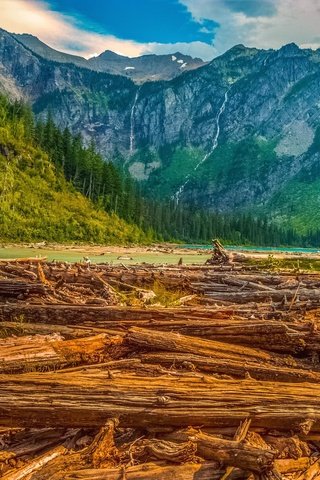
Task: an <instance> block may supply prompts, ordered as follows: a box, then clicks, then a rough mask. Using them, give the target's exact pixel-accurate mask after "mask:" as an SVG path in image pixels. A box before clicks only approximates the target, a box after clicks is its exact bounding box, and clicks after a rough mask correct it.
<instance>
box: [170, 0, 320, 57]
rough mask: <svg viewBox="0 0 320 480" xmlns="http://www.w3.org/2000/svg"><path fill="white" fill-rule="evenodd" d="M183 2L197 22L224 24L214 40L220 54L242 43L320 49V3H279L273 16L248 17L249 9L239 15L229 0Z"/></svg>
mask: <svg viewBox="0 0 320 480" xmlns="http://www.w3.org/2000/svg"><path fill="white" fill-rule="evenodd" d="M179 1H180V3H182V4H183V5H185V6H186V7H187V8H188V10H189V11H190V13H191V14H192V16H193V18H194V19H195V20H197V21H202V20H203V19H205V18H206V19H210V20H214V21H216V22H218V23H219V24H220V26H219V28H217V29H216V31H215V32H216V35H215V39H214V45H215V48H216V51H217V52H219V53H223V52H224V51H226V50H227V49H229V48H231V47H232V46H233V45H235V44H238V43H243V44H245V45H247V46H250V47H257V48H266V49H268V48H279V47H281V46H282V45H284V44H286V43H290V42H295V43H297V44H298V45H300V46H301V47H312V48H319V47H320V38H319V25H320V2H319V0H275V1H274V12H273V14H270V13H269V14H268V15H266V16H252V13H251V14H250V13H249V12H247V13H246V12H245V9H243V11H240V8H238V9H237V11H235V10H234V9H231V8H229V7H228V4H230V2H229V3H228V2H226V0H179ZM255 1H257V2H263V1H266V0H255ZM248 3H249V2H246V5H248ZM239 5H240V6H241V2H239ZM243 5H244V3H243ZM262 11H263V10H262Z"/></svg>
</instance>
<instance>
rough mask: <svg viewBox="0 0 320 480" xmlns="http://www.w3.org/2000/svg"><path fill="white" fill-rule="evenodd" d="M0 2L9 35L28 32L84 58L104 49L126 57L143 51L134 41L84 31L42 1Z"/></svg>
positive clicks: (70, 18) (57, 47) (141, 46)
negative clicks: (10, 33)
mask: <svg viewBox="0 0 320 480" xmlns="http://www.w3.org/2000/svg"><path fill="white" fill-rule="evenodd" d="M0 3H1V15H0V22H1V27H2V28H4V29H5V30H8V31H9V32H13V33H31V34H32V35H35V36H37V37H39V38H40V40H42V41H43V42H45V43H47V44H48V45H50V46H51V47H53V48H55V49H57V50H62V51H64V52H67V53H71V54H74V55H81V56H83V57H86V58H88V57H90V56H93V55H94V54H96V52H97V51H98V52H100V53H101V52H103V51H104V50H107V49H108V50H112V51H114V52H117V53H120V54H122V55H128V56H137V55H141V53H142V52H143V50H144V49H145V46H144V45H142V44H139V43H137V42H134V41H130V40H121V39H118V38H116V37H114V36H112V35H103V34H99V33H94V32H90V31H86V30H84V29H83V28H81V27H80V26H78V25H77V23H76V21H75V19H74V18H73V17H69V16H67V15H63V14H61V13H58V12H54V11H52V10H50V7H49V5H48V4H47V3H46V2H44V1H42V0H0ZM72 45H76V47H74V48H73V47H72Z"/></svg>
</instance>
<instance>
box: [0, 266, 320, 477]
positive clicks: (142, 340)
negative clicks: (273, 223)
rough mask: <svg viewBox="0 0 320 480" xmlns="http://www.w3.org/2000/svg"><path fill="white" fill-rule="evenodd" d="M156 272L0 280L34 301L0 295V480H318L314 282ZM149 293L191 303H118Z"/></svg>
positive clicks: (111, 270)
mask: <svg viewBox="0 0 320 480" xmlns="http://www.w3.org/2000/svg"><path fill="white" fill-rule="evenodd" d="M167 270H168V272H167V271H166V268H165V267H161V268H160V267H155V266H150V267H148V266H146V267H145V266H136V267H133V268H131V267H130V268H129V267H128V268H127V267H120V268H119V269H118V270H117V268H116V267H111V266H108V265H101V266H97V267H95V266H89V267H88V266H83V265H63V264H58V265H53V264H46V263H43V262H37V263H35V264H33V263H32V262H27V263H23V262H19V263H17V264H15V263H13V262H10V263H7V264H5V265H0V271H1V275H2V281H3V282H8V280H9V281H10V282H11V283H12V284H15V283H17V284H18V283H19V282H21V283H24V282H25V283H27V284H31V285H40V286H41V287H42V289H41V291H36V290H34V291H33V290H32V289H31V288H29V289H28V290H24V291H23V292H21V293H19V294H18V295H10V293H9V294H8V295H6V294H4V295H3V296H0V337H1V339H0V478H2V479H4V480H49V479H50V480H65V479H67V480H76V479H78V480H81V479H82V480H100V479H101V480H105V479H107V480H125V479H130V480H138V479H139V480H162V479H163V480H166V479H169V480H173V479H175V480H176V479H178V480H191V479H192V480H209V479H210V480H212V479H217V480H218V479H219V480H227V479H228V480H231V479H247V480H267V479H270V480H281V479H283V480H289V479H290V480H311V479H313V480H315V479H317V478H320V402H319V398H320V362H319V356H318V355H319V351H320V335H319V333H318V323H319V319H320V310H319V309H318V307H317V304H318V299H317V298H316V293H315V291H316V290H317V289H318V288H320V276H318V275H300V274H299V275H298V276H297V275H295V274H288V273H285V272H282V273H279V274H277V275H275V274H274V273H267V272H266V273H263V272H254V273H253V271H252V270H249V271H244V270H239V271H234V272H233V274H232V275H231V274H230V273H228V274H227V275H226V273H225V272H224V271H217V270H216V269H214V268H213V267H211V266H208V267H203V266H199V267H196V266H193V267H190V269H188V268H186V267H182V266H181V267H180V268H177V267H168V268H167ZM161 278H163V283H162V285H163V286H164V287H166V288H167V289H168V290H170V289H174V288H176V287H177V286H178V285H179V278H180V280H181V279H182V283H183V285H184V286H181V285H180V287H179V291H180V293H181V297H183V296H186V295H190V293H191V294H192V295H193V294H194V293H195V292H197V298H196V301H195V303H194V304H193V305H192V306H178V305H177V304H175V305H172V306H170V307H169V308H166V307H164V306H161V305H148V304H146V303H143V301H142V302H141V304H137V306H135V307H132V306H128V305H127V304H126V298H127V295H128V296H130V298H131V299H132V295H133V294H134V295H136V297H137V299H138V298H141V292H146V291H149V290H152V289H153V286H154V283H155V282H159V281H160V279H161ZM0 283H1V282H0ZM204 285H205V287H204ZM218 286H219V288H220V290H219V288H218ZM61 289H63V292H62V291H61ZM223 289H224V290H223ZM270 289H271V290H270ZM0 290H1V286H0ZM270 291H272V292H274V291H276V292H279V291H280V292H281V295H283V292H287V293H285V296H286V297H287V299H286V302H284V301H283V298H282V297H281V295H280V297H276V296H274V297H272V298H271V300H270V301H269V300H267V301H266V300H264V301H263V302H261V303H259V304H255V303H253V301H252V297H253V296H254V295H257V294H258V293H261V292H267V293H268V294H269V295H270ZM289 291H290V292H291V293H293V295H292V297H290V296H289V294H288V292H289ZM304 291H308V295H307V297H308V299H307V300H305V299H304V297H303V296H301V292H304ZM103 292H105V296H103ZM106 292H107V293H108V294H107V293H106ZM212 292H213V293H214V292H216V293H214V295H215V294H217V296H219V294H221V293H224V294H226V295H227V294H228V292H229V297H228V298H229V299H232V301H230V302H229V301H228V304H225V303H224V301H222V300H221V301H218V300H217V299H216V300H217V302H218V304H217V305H214V304H211V302H208V305H206V306H205V305H204V304H203V303H204V299H206V298H207V297H208V298H209V297H210V295H211V294H212ZM237 293H240V294H244V293H245V294H246V295H249V296H248V297H247V300H248V301H246V302H245V303H239V302H235V301H234V296H232V295H234V294H237ZM108 295H109V296H108ZM272 295H273V294H272ZM304 295H306V294H304ZM95 298H98V299H103V302H104V303H103V304H100V303H99V304H95V303H91V302H92V300H94V299H95ZM88 300H89V302H88ZM156 301H158V300H157V299H156Z"/></svg>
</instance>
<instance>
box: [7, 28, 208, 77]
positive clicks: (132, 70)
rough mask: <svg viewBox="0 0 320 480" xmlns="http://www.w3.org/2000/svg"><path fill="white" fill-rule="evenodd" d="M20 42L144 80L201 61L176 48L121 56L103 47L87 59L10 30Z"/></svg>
mask: <svg viewBox="0 0 320 480" xmlns="http://www.w3.org/2000/svg"><path fill="white" fill-rule="evenodd" d="M13 36H14V38H16V39H17V40H18V41H19V42H20V43H22V44H23V45H24V46H26V47H27V48H28V49H30V50H31V51H32V52H34V53H36V54H37V55H39V56H40V57H42V58H44V59H46V60H51V61H53V62H60V63H73V64H74V65H77V66H79V67H83V68H89V69H91V70H95V71H97V72H106V73H111V74H113V75H122V76H126V77H129V78H131V79H132V80H133V81H134V82H136V83H143V82H146V81H148V80H150V81H154V80H170V79H172V78H175V77H177V76H178V75H180V74H181V73H182V72H184V71H188V70H194V69H196V68H198V67H201V66H203V65H205V62H203V60H201V59H200V58H192V57H190V56H189V55H182V54H181V53H179V52H176V53H174V54H172V55H143V56H141V57H135V58H130V57H125V56H123V55H118V54H117V53H114V52H111V51H110V50H106V51H105V52H103V53H101V55H99V56H97V57H92V58H90V59H89V60H86V59H85V58H82V57H78V56H75V55H69V54H67V53H63V52H59V51H57V50H54V49H53V48H51V47H49V46H48V45H46V44H45V43H43V42H41V40H39V39H38V38H37V37H34V36H33V35H29V34H14V35H13Z"/></svg>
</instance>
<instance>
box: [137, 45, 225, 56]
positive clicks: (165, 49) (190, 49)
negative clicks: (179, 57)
mask: <svg viewBox="0 0 320 480" xmlns="http://www.w3.org/2000/svg"><path fill="white" fill-rule="evenodd" d="M175 52H180V53H183V54H184V55H190V56H191V57H199V58H202V59H203V60H212V59H213V58H214V57H215V56H216V55H217V50H216V48H215V47H214V46H213V45H208V44H207V43H204V42H190V43H184V42H180V43H149V44H146V45H145V50H144V54H145V53H147V54H148V53H156V54H157V55H164V54H166V53H175Z"/></svg>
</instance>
